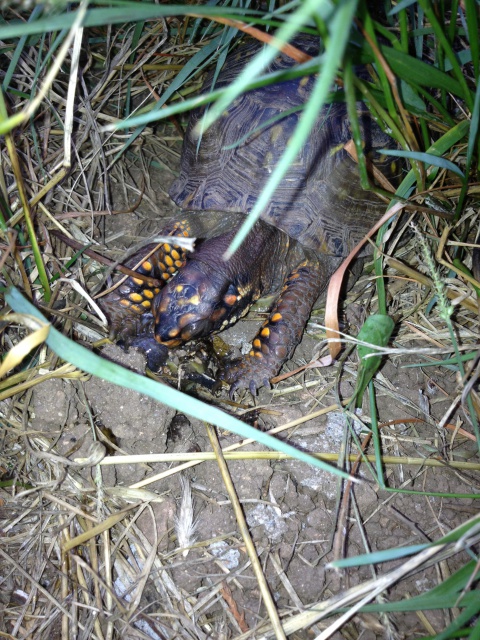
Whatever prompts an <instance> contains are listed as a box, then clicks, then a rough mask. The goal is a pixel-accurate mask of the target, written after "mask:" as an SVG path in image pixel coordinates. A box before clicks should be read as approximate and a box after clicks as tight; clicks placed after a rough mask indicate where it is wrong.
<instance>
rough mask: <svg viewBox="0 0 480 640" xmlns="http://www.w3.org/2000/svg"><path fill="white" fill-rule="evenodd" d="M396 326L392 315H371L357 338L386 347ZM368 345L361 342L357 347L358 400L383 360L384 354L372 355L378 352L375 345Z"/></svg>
mask: <svg viewBox="0 0 480 640" xmlns="http://www.w3.org/2000/svg"><path fill="white" fill-rule="evenodd" d="M394 327H395V323H394V322H393V320H392V319H391V318H390V316H386V315H383V314H375V315H373V316H369V317H368V318H367V319H366V320H365V323H364V324H363V327H362V328H361V329H360V333H359V334H358V336H357V338H358V340H361V341H362V342H365V343H368V345H376V346H377V347H386V346H387V344H388V341H389V340H390V336H391V335H392V331H393V329H394ZM368 345H362V344H359V345H358V347H357V351H358V355H359V358H360V369H359V373H358V378H357V389H356V392H355V397H356V400H357V402H359V400H360V398H361V397H362V396H363V392H364V391H365V389H366V387H367V385H368V383H369V382H370V380H371V379H372V378H373V376H374V375H375V373H376V372H377V369H378V367H379V366H380V363H381V361H382V356H379V355H371V354H376V353H377V349H375V346H368ZM367 356H369V357H367Z"/></svg>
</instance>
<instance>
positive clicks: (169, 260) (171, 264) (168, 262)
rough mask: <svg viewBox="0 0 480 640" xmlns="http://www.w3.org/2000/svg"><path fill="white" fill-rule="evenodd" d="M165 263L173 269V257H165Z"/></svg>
mask: <svg viewBox="0 0 480 640" xmlns="http://www.w3.org/2000/svg"><path fill="white" fill-rule="evenodd" d="M165 262H166V264H167V265H168V266H169V267H173V260H172V258H171V256H165Z"/></svg>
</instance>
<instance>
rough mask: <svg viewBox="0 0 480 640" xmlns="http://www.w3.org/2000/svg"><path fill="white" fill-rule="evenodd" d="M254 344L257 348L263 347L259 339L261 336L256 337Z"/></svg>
mask: <svg viewBox="0 0 480 640" xmlns="http://www.w3.org/2000/svg"><path fill="white" fill-rule="evenodd" d="M253 346H254V347H255V348H256V349H260V348H261V347H262V343H261V341H260V340H259V338H255V340H254V341H253Z"/></svg>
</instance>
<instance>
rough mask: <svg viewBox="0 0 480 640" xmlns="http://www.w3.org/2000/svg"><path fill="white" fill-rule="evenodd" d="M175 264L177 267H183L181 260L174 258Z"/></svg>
mask: <svg viewBox="0 0 480 640" xmlns="http://www.w3.org/2000/svg"><path fill="white" fill-rule="evenodd" d="M175 266H176V267H177V269H181V268H182V267H183V262H182V261H181V260H175Z"/></svg>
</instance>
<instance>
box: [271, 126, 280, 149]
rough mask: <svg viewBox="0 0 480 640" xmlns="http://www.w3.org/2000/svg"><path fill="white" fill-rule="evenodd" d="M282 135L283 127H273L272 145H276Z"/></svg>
mask: <svg viewBox="0 0 480 640" xmlns="http://www.w3.org/2000/svg"><path fill="white" fill-rule="evenodd" d="M282 133H283V127H282V125H280V124H276V125H275V126H274V127H272V130H271V132H270V140H271V142H272V144H275V143H276V142H277V140H278V139H279V138H280V136H281V135H282Z"/></svg>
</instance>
